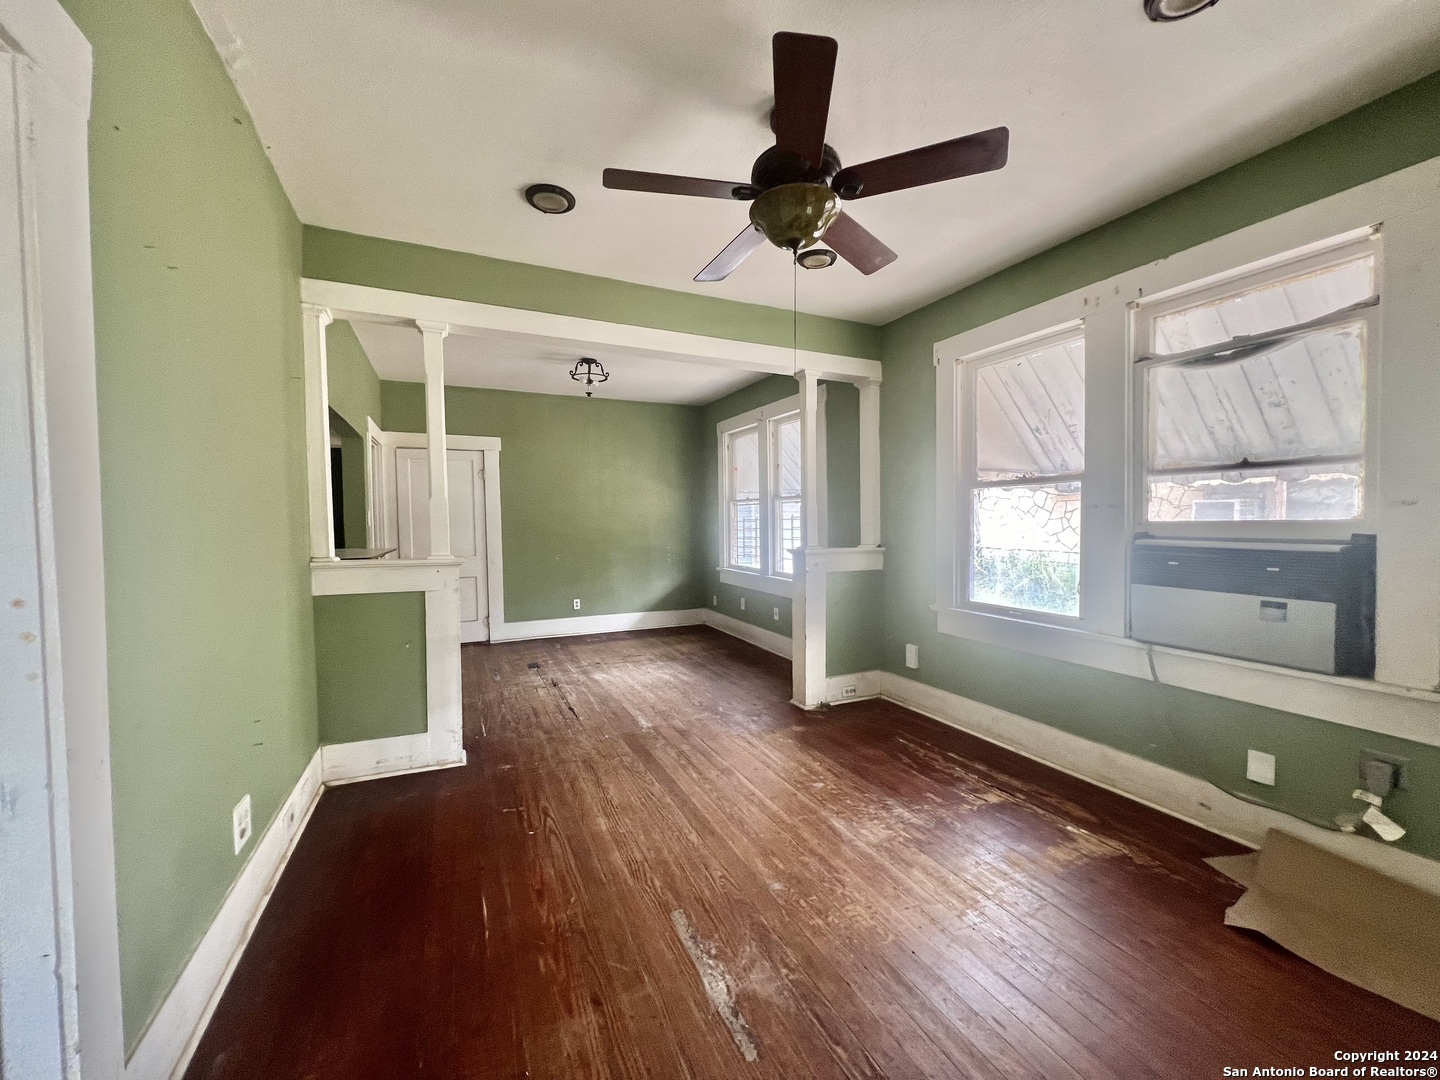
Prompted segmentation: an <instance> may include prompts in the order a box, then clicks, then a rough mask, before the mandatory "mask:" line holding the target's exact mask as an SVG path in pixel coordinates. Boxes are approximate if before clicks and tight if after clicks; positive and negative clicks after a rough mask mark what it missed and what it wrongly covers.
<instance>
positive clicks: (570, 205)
mask: <svg viewBox="0 0 1440 1080" xmlns="http://www.w3.org/2000/svg"><path fill="white" fill-rule="evenodd" d="M525 201H526V202H527V203H529V204H530V205H531V206H533V207H534V208H535V209H536V210H539V211H540V212H541V213H542V214H568V213H569V212H570V211H571V210H574V209H575V196H574V195H571V194H570V192H568V191H566V190H565V189H564V188H563V187H558V186H556V185H555V184H531V185H530V186H529V187H527V188H526V189H525Z"/></svg>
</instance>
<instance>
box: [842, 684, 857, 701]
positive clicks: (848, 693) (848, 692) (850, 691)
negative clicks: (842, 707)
mask: <svg viewBox="0 0 1440 1080" xmlns="http://www.w3.org/2000/svg"><path fill="white" fill-rule="evenodd" d="M840 696H841V697H842V698H847V697H854V696H855V687H853V686H842V687H840Z"/></svg>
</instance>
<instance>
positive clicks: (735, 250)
mask: <svg viewBox="0 0 1440 1080" xmlns="http://www.w3.org/2000/svg"><path fill="white" fill-rule="evenodd" d="M764 242H765V234H764V233H762V232H761V231H760V230H759V229H758V228H756V227H755V226H754V225H747V226H745V230H744V231H743V232H742V233H741V234H740V235H739V236H737V237H735V239H734V240H731V241H730V243H728V244H726V245H725V250H724V251H722V252H720V254H719V255H716V256H715V258H713V259H711V260H710V265H709V266H707V267H705V269H704V270H701V271H700V272H699V273H698V274H696V275H695V280H696V281H724V280H725V279H726V278H727V277H729V276H730V275H731V274H732V273H733V272H734V270H735V268H736V267H737V266H739V265H740V264H741V263H742V262H744V261H745V260H746V258H748V257H749V255H750V253H751V252H752V251H754V250H755V249H756V248H757V247H759V246H760V245H761V244H763V243H764Z"/></svg>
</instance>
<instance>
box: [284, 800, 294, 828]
mask: <svg viewBox="0 0 1440 1080" xmlns="http://www.w3.org/2000/svg"><path fill="white" fill-rule="evenodd" d="M295 819H296V812H295V804H294V803H286V804H285V816H284V818H283V819H282V820H284V822H285V835H286V836H294V835H295Z"/></svg>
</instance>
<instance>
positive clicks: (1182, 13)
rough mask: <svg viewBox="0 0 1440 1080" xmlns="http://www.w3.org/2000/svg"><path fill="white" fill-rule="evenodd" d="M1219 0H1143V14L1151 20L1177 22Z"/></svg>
mask: <svg viewBox="0 0 1440 1080" xmlns="http://www.w3.org/2000/svg"><path fill="white" fill-rule="evenodd" d="M1219 2H1220V0H1145V14H1146V15H1147V16H1149V18H1150V21H1151V22H1178V21H1179V20H1181V19H1188V18H1189V17H1190V16H1191V15H1198V14H1199V13H1200V12H1202V11H1204V10H1205V9H1206V8H1209V7H1214V6H1215V5H1216V4H1218V3H1219Z"/></svg>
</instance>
